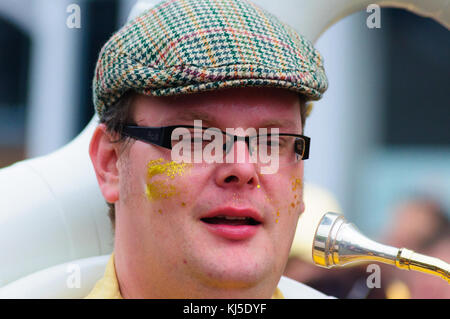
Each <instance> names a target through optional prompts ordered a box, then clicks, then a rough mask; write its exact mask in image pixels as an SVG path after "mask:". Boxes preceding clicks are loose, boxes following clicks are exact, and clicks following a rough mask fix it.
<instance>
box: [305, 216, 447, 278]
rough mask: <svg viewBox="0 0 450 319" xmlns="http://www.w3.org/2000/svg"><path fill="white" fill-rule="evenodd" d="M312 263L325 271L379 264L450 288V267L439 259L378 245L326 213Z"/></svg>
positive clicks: (317, 236) (319, 231)
mask: <svg viewBox="0 0 450 319" xmlns="http://www.w3.org/2000/svg"><path fill="white" fill-rule="evenodd" d="M312 253H313V261H314V263H315V264H316V265H318V266H322V267H325V268H332V267H336V266H344V265H347V264H349V263H353V262H358V261H369V262H370V261H376V262H382V263H385V264H390V265H393V266H396V267H397V268H400V269H406V270H416V271H420V272H424V273H428V274H432V275H436V276H439V277H441V278H443V279H444V280H446V281H447V283H449V284H450V265H449V264H448V263H446V262H444V261H442V260H440V259H438V258H433V257H428V256H425V255H422V254H418V253H415V252H414V251H412V250H409V249H406V248H400V249H398V248H395V247H391V246H387V245H383V244H380V243H377V242H375V241H373V240H371V239H369V238H367V237H366V236H364V235H363V234H361V233H360V231H359V230H358V229H357V228H356V227H355V226H354V225H353V224H351V223H349V222H347V220H346V219H345V218H344V216H342V215H339V214H337V213H326V214H325V215H324V216H323V217H322V219H321V220H320V223H319V226H317V230H316V233H315V235H314V241H313V251H312Z"/></svg>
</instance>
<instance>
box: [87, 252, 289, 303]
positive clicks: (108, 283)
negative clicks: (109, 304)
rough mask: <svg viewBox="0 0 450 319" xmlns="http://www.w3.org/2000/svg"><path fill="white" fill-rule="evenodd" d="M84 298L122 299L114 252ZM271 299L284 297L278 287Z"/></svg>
mask: <svg viewBox="0 0 450 319" xmlns="http://www.w3.org/2000/svg"><path fill="white" fill-rule="evenodd" d="M86 299H123V297H122V295H121V294H120V289H119V282H118V281H117V277H116V268H115V267H114V253H112V254H111V257H110V258H109V261H108V264H107V265H106V270H105V274H104V275H103V278H102V279H100V280H99V281H97V283H96V284H95V287H94V289H92V291H91V292H90V293H89V295H87V296H86ZM272 299H284V296H283V294H282V292H281V291H280V289H278V288H277V289H276V290H275V293H274V294H273V295H272Z"/></svg>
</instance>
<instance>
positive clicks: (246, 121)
mask: <svg viewBox="0 0 450 319" xmlns="http://www.w3.org/2000/svg"><path fill="white" fill-rule="evenodd" d="M299 109H300V101H299V98H298V95H297V93H295V92H291V91H288V90H283V89H277V88H234V89H225V90H219V91H210V92H203V93H196V94H187V95H180V96H168V97H153V96H145V95H138V96H137V97H136V98H135V100H134V102H133V109H132V115H133V118H134V120H135V121H136V123H137V124H138V125H142V126H165V125H177V124H191V123H193V121H194V120H202V121H203V124H204V125H205V126H216V127H280V128H287V129H301V119H300V111H299Z"/></svg>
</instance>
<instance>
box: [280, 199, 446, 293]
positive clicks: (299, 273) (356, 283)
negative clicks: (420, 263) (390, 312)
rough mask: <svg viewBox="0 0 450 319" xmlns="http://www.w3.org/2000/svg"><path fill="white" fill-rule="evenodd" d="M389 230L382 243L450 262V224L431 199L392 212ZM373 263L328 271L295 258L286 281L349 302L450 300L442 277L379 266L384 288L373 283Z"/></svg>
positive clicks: (408, 202)
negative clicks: (371, 300)
mask: <svg viewBox="0 0 450 319" xmlns="http://www.w3.org/2000/svg"><path fill="white" fill-rule="evenodd" d="M391 217H392V218H391V221H390V222H389V226H388V227H386V229H385V230H384V232H383V235H382V236H380V238H379V239H378V241H379V242H380V243H383V244H387V245H391V246H394V247H397V248H401V247H405V248H408V249H411V250H413V251H415V252H417V253H421V254H425V255H427V256H430V257H436V258H439V259H441V260H443V261H445V262H447V263H449V262H450V221H449V218H448V215H447V214H446V212H445V211H444V209H443V208H442V206H441V205H440V204H439V203H438V202H437V201H436V200H434V199H431V198H429V197H414V198H412V199H408V200H404V201H402V202H399V203H398V204H397V205H396V206H395V208H394V209H393V211H392V215H391ZM367 266H368V265H367V264H358V265H356V266H352V265H348V266H346V267H345V268H332V269H324V268H320V267H318V266H315V265H313V264H311V263H310V262H305V261H303V260H301V259H300V258H297V257H291V258H290V259H289V261H288V264H287V266H286V269H285V276H287V277H290V278H293V279H295V280H297V281H300V282H302V283H304V284H306V285H308V286H311V287H313V288H315V289H317V290H319V291H322V292H324V293H326V294H328V295H331V296H335V297H337V298H345V299H365V298H369V299H384V298H387V299H410V298H411V299H450V285H449V284H447V283H446V282H445V281H444V280H442V279H441V278H439V277H437V276H433V275H429V274H424V273H421V272H417V271H405V270H401V269H397V268H396V267H393V266H391V265H385V264H381V263H380V264H379V266H380V277H381V278H380V285H379V288H376V287H374V288H371V287H370V286H373V285H368V284H367V279H368V277H369V276H370V275H371V273H372V271H370V270H368V268H367Z"/></svg>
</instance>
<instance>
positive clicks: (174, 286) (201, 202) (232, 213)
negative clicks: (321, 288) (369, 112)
mask: <svg viewBox="0 0 450 319" xmlns="http://www.w3.org/2000/svg"><path fill="white" fill-rule="evenodd" d="M326 87H327V81H326V76H325V73H324V70H323V61H322V58H321V56H320V55H319V53H318V52H317V51H316V50H315V49H314V48H313V47H312V45H311V44H310V43H309V42H308V41H307V40H305V39H304V38H303V37H301V36H300V35H298V34H296V33H295V31H293V30H292V29H291V28H290V27H288V26H287V25H284V24H283V23H281V22H280V21H279V20H278V19H277V18H276V17H274V16H272V15H270V14H269V13H267V12H265V11H264V10H262V9H260V8H259V7H257V6H256V5H254V4H252V3H250V2H247V1H241V0H203V1H198V0H184V1H183V0H170V1H165V2H163V3H161V4H159V5H158V6H156V7H155V8H153V9H151V10H149V11H146V12H144V13H143V14H141V15H140V16H138V17H137V18H135V19H134V20H133V21H131V22H130V23H129V24H127V25H126V26H125V27H123V28H122V29H121V30H119V31H118V33H116V34H115V35H114V36H113V37H112V38H111V39H110V40H109V41H108V42H107V43H106V44H105V46H104V47H103V49H102V51H101V53H100V57H99V60H98V63H97V68H96V74H95V78H94V103H95V106H96V110H97V112H98V114H99V117H100V122H101V124H100V125H99V126H98V127H97V129H96V131H95V133H94V135H93V137H92V141H91V145H90V156H91V159H92V162H93V165H94V169H95V172H96V176H97V180H98V182H99V186H100V189H101V192H102V194H103V196H104V197H105V200H106V201H107V202H108V203H109V204H110V208H111V211H110V216H111V218H112V221H113V224H114V228H115V245H114V254H113V255H112V256H111V259H110V261H109V263H108V266H107V269H106V272H105V277H104V278H103V279H102V280H100V281H99V282H98V283H97V285H96V287H95V288H94V290H93V291H92V292H91V294H90V295H89V296H88V298H271V297H273V298H282V297H283V296H282V293H281V292H280V290H279V289H277V284H278V282H279V280H280V277H281V275H282V273H283V270H284V267H285V264H286V262H287V258H288V254H289V250H290V247H291V243H292V239H293V236H294V233H295V228H296V224H297V220H298V217H299V215H300V214H301V213H302V212H303V210H304V203H303V199H302V185H303V182H302V178H303V160H304V159H306V158H307V157H308V148H309V138H308V137H305V136H303V135H302V134H303V126H304V120H305V116H306V115H305V114H306V105H305V104H306V101H307V100H310V99H319V98H320V97H321V94H322V93H323V92H324V91H325V90H326ZM229 129H235V130H234V131H231V133H230V130H229ZM176 130H179V132H182V133H183V134H181V135H179V136H178V138H177V137H176V136H177V135H176V134H175V132H176ZM249 132H250V133H249ZM252 132H253V133H252ZM247 133H249V134H247ZM208 134H209V135H208ZM212 136H214V138H212ZM210 141H211V143H210ZM213 142H214V143H213ZM179 143H180V144H179ZM211 145H212V146H213V147H211ZM217 145H219V147H217ZM180 146H182V147H181V148H180ZM222 147H223V148H222ZM261 149H265V150H266V153H264V152H262V153H261ZM175 150H177V151H180V150H181V152H180V153H178V155H182V158H183V159H184V160H183V161H174V156H175V155H177V152H175ZM222 151H223V152H222ZM202 155H203V156H206V155H209V156H210V157H212V158H213V159H215V161H210V160H209V159H208V158H206V157H202ZM188 159H191V161H189V160H188ZM255 159H256V160H255ZM221 160H223V161H221ZM268 160H269V162H270V161H273V163H276V165H275V166H274V167H272V168H275V171H273V172H267V171H266V172H264V168H266V169H267V168H268V166H270V165H271V164H273V163H269V162H268ZM298 289H300V290H302V289H303V290H304V292H305V293H304V296H305V297H325V296H324V295H321V294H320V293H318V292H316V291H313V290H312V289H308V287H305V286H301V285H300V284H299V285H298Z"/></svg>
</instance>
